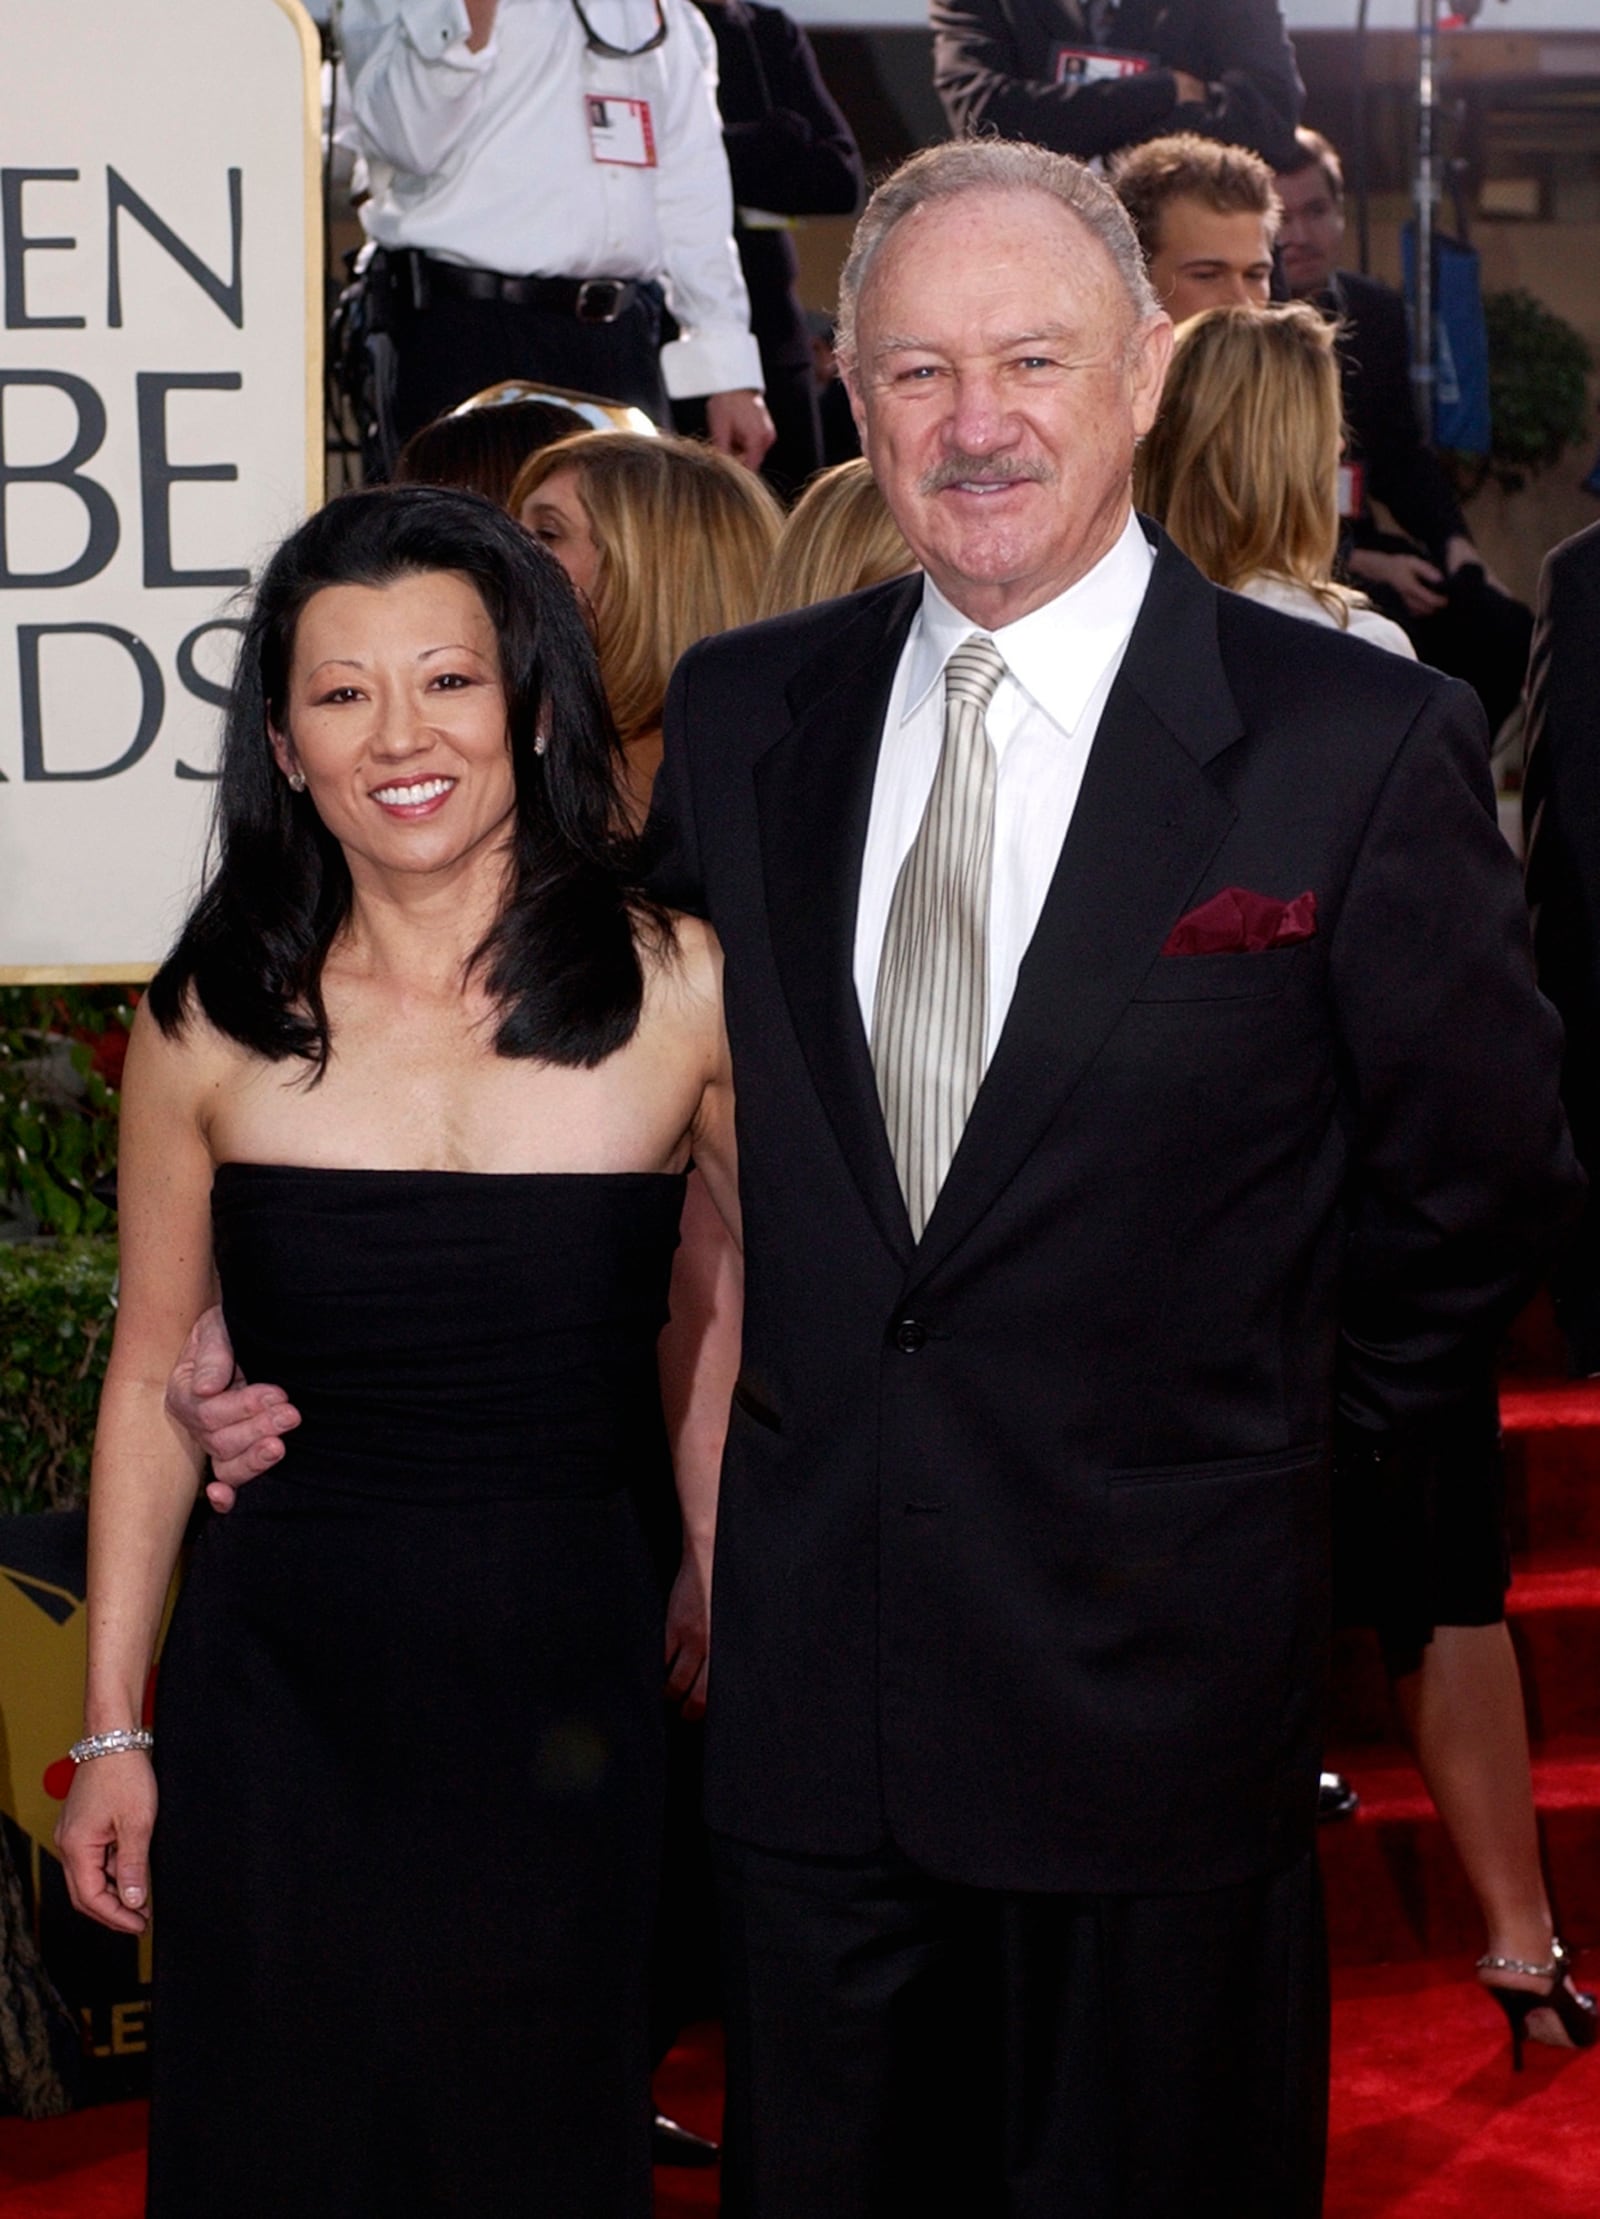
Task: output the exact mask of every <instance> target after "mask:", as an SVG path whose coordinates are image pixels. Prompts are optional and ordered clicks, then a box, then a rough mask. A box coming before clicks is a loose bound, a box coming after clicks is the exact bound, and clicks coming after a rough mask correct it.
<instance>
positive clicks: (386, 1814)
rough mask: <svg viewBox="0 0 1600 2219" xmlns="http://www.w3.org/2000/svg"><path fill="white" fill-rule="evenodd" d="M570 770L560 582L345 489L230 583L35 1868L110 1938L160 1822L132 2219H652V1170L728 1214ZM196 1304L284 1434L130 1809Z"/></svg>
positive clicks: (620, 850) (596, 777)
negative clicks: (208, 854)
mask: <svg viewBox="0 0 1600 2219" xmlns="http://www.w3.org/2000/svg"><path fill="white" fill-rule="evenodd" d="M614 770H615V750H614V743H613V742H612V741H611V739H610V734H609V727H608V725H607V723H606V720H605V715H604V710H603V707H602V706H601V703H600V697H599V692H598V687H597V685H596V684H595V682H594V677H593V672H592V664H591V661H590V657H589V653H588V647H587V641H586V638H585V636H584V634H583V631H582V626H581V622H580V620H579V619H578V616H577V612H576V609H575V608H574V606H573V604H572V601H571V596H570V593H569V591H568V589H567V587H566V583H565V580H564V579H562V578H561V576H560V574H559V572H557V571H556V569H555V566H554V565H553V564H551V563H550V562H548V560H547V558H545V557H544V556H543V555H542V553H541V552H540V551H539V550H538V549H537V548H535V547H534V546H533V545H532V544H531V543H530V542H528V541H526V540H525V539H524V538H523V535H522V534H521V533H520V531H519V530H518V529H517V527H516V526H515V525H513V524H511V523H510V522H509V521H508V520H506V519H503V518H501V517H500V516H499V515H498V514H497V512H495V511H493V510H491V509H490V508H489V507H488V506H487V504H483V503H479V502H476V501H474V500H472V499H471V497H469V496H461V495H454V494H446V493H435V492H425V491H422V490H421V489H416V490H408V491H406V492H404V493H398V492H396V493H386V494H361V495H353V496H347V497H346V499H345V500H343V501H341V502H337V503H335V504H333V506H332V507H331V508H330V509H329V510H327V511H324V512H323V514H322V515H321V516H320V517H317V518H314V519H313V520H312V521H311V523H309V524H308V525H306V526H305V527H303V529H302V530H301V531H300V532H299V533H298V534H296V535H295V538H294V539H293V540H291V541H290V542H289V543H287V545H286V547H285V548H284V549H283V550H280V553H279V555H278V556H277V557H276V558H275V559H274V562H273V564H272V565H271V566H270V567H269V570H268V572H267V574H266V576H265V577H264V579H263V581H262V585H261V589H260V592H259V595H258V604H257V609H256V613H255V616H254V619H253V621H252V624H251V626H250V629H249V632H248V634H247V637H246V639H245V642H244V646H243V650H242V654H241V663H240V672H239V681H238V686H237V692H236V700H235V706H234V709H233V712H232V715H231V718H230V726H229V733H228V740H227V745H226V749H225V756H224V770H223V781H222V798H221V840H220V850H219V862H218V865H217V869H216V872H215V874H214V876H213V879H212V882H211V884H210V885H209V886H208V888H207V891H206V893H205V894H204V896H203V897H202V900H201V902H200V904H199V906H198V907H197V909H196V911H195V913H194V915H193V916H192V917H191V919H190V922H189V924H188V926H187V927H186V929H185V932H184V935H183V937H182V939H181V940H180V942H179V945H178V948H177V950H176V951H175V953H174V955H173V957H172V958H171V959H169V962H168V964H167V965H166V967H165V968H164V970H163V971H162V973H161V974H160V976H159V977H158V979H157V981H156V983H155V985H154V987H153V988H152V990H151V994H150V997H149V1001H148V1004H147V1006H146V1008H145V1009H144V1010H143V1011H141V1013H140V1018H139V1021H138V1025H137V1027H136V1032H135V1040H134V1043H133V1046H132V1049H131V1051H130V1060H129V1070H128V1075H127V1086H126V1091H125V1100H124V1125H125V1130H124V1150H123V1162H122V1188H123V1191H122V1197H121V1200H122V1222H123V1240H124V1259H123V1272H124V1278H123V1299H122V1308H121V1313H120V1317H119V1323H118V1335H117V1345H116V1349H115V1351H114V1354H113V1357H112V1364H111V1370H110V1374H109V1376H108V1381H107V1388H106V1394H105V1398H104V1402H103V1404H102V1416H101V1429H100V1438H99V1441H98V1443H97V1449H96V1466H95V1477H94V1484H93V1496H92V1501H93V1510H92V1532H91V1562H90V1621H91V1637H90V1663H89V1687H88V1702H87V1732H88V1735H89V1736H91V1737H99V1739H100V1740H101V1741H102V1742H103V1741H105V1740H109V1741H110V1742H111V1743H112V1744H113V1746H112V1747H111V1748H110V1749H109V1750H104V1751H102V1750H100V1749H98V1748H97V1747H96V1745H95V1743H94V1742H93V1741H90V1742H89V1743H88V1745H87V1746H86V1745H83V1744H80V1749H82V1750H83V1761H82V1762H81V1763H80V1766H79V1770H78V1774H77V1778H76V1780H75V1782H74V1786H73V1791H72V1794H71V1797H70V1798H69V1801H68V1806H67V1810H66V1814H65V1816H64V1819H63V1825H62V1834H61V1840H62V1850H63V1857H64V1860H65V1862H66V1865H67V1870H68V1876H69V1884H70V1885H71V1886H72V1889H73V1892H74V1897H75V1900H77V1901H78V1903H79V1905H80V1907H81V1908H83V1909H85V1910H87V1911H89V1912H90V1913H91V1914H92V1915H93V1916H95V1917H97V1918H99V1919H101V1920H102V1921H103V1922H104V1923H106V1924H107V1925H111V1926H114V1927H117V1928H119V1929H120V1930H122V1931H136V1930H138V1929H139V1928H141V1927H142V1926H143V1924H144V1922H145V1918H146V1916H147V1903H148V1897H147V1881H146V1871H145V1843H146V1840H147V1838H148V1835H149V1830H150V1825H151V1822H152V1819H153V1817H154V1814H155V1806H156V1799H157V1783H159V1804H160V1812H159V1820H158V1821H157V1822H156V1824H155V1834H154V1848H153V1859H154V1875H155V1886H156V1889H157V1891H158V1894H159V1903H160V1915H159V1918H158V1920H157V1922H156V1929H155V1944H156V1979H155V2011H154V2034H153V2059H152V2063H153V2073H154V2081H153V2107H152V2121H151V2169H150V2202H149V2210H150V2214H151V2219H255V2215H260V2219H269V2215H270V2219H282V2215H283V2214H287V2213H293V2214H295V2215H296V2219H319V2215H326V2219H358V2215H362V2214H372V2215H374V2219H376V2215H378V2214H380V2213H381V2214H382V2215H384V2219H410V2215H415V2219H422V2215H424V2214H428V2215H433V2214H443V2213H456V2212H460V2213H462V2214H466V2213H471V2214H473V2215H474V2219H498V2215H502V2214H521V2213H526V2214H528V2215H530V2219H533V2215H539V2219H547V2215H548V2219H642V2215H643V2214H644V2213H646V2212H648V2210H649V2149H650V2143H649V2131H650V2116H651V2112H650V2099H649V2081H648V2062H649V2051H648V2026H647V2012H646V1996H645V1973H646V1965H647V1960H648V1951H649V1942H650V1933H651V1921H652V1912H653V1900H654V1882H655V1859H656V1851H657V1844H658V1833H659V1805H660V1796H661V1778H660V1770H661V1746H660V1741H661V1710H662V1700H661V1698H662V1679H663V1645H664V1631H665V1629H664V1612H663V1598H662V1587H663V1582H662V1579H661V1576H660V1547H659V1543H660V1539H661V1535H662V1531H663V1528H664V1526H667V1525H669V1524H670V1521H671V1518H672V1515H673V1513H672V1509H671V1489H672V1464H671V1459H670V1458H669V1454H668V1442H667V1435H666V1428H665V1425H664V1421H663V1417H662V1410H661V1402H660V1396H659V1392H658V1387H657V1380H656V1342H657V1338H658V1335H659V1334H660V1332H661V1329H662V1325H663V1322H664V1320H665V1318H666V1315H667V1307H668V1302H667V1296H668V1281H669V1276H670V1273H671V1269H672V1263H673V1255H674V1250H675V1248H676V1246H677V1243H678V1230H679V1213H680V1210H681V1207H682V1203H683V1195H684V1173H685V1168H686V1165H687V1162H688V1158H689V1153H690V1149H691V1147H692V1148H693V1149H694V1151H695V1153H696V1156H697V1158H698V1160H699V1161H700V1162H701V1163H702V1165H703V1167H704V1169H705V1172H706V1176H707V1180H708V1183H709V1184H710V1185H711V1187H712V1189H713V1191H714V1192H715V1194H716V1195H717V1197H718V1199H719V1203H721V1204H724V1205H725V1206H726V1207H727V1209H728V1210H729V1212H730V1213H731V1210H732V1202H731V1195H732V1182H733V1173H732V1165H731V1142H730V1137H729V1135H730V1128H731V1111H730V1106H729V1102H728V1089H727V1079H726V1050H725V1045H724V1043H723V1041H722V1035H721V1025H720V1016H719V1011H718V996H717V985H716V968H715V949H714V945H713V944H712V943H711V941H710V939H709V935H707V934H706V933H705V932H704V930H703V929H702V928H700V927H698V926H695V925H692V924H690V923H688V922H686V921H681V920H680V921H678V922H677V923H674V922H673V921H672V920H669V919H667V918H665V917H662V916H660V915H659V914H658V913H656V912H654V911H652V910H651V909H650V907H649V905H648V904H647V903H646V902H645V901H644V900H643V899H642V897H641V896H640V895H639V894H638V892H637V886H636V880H635V878H634V876H633V869H634V862H633V854H632V850H631V848H630V846H629V844H628V842H627V841H626V839H625V838H624V837H622V836H621V835H620V834H619V833H618V832H617V830H616V825H617V822H618V819H617V816H616V813H615V791H614V787H613V784H612V778H613V774H614ZM213 1272H215V1275H216V1277H217V1279H218V1280H219V1282H220V1287H221V1293H222V1299H223V1305H224V1310H225V1314H226V1320H227V1325H228V1330H229V1332H230V1334H231V1337H232V1340H233V1344H234V1348H235V1351H236V1353H237V1356H238V1359H239V1363H240V1365H241V1367H242V1369H243V1370H244V1372H245V1373H246V1375H247V1376H249V1377H251V1378H256V1379H270V1380H273V1381H276V1382H280V1383H281V1384H282V1386H283V1387H284V1388H285V1389H286V1390H287V1391H288V1394H289V1396H290V1398H291V1400H292V1403H293V1406H294V1408H295V1409H296V1410H297V1411H298V1412H299V1415H300V1420H301V1423H300V1427H299V1430H298V1431H297V1432H296V1433H295V1435H294V1437H293V1444H292V1453H290V1454H289V1455H287V1456H286V1457H285V1458H284V1459H283V1461H282V1463H281V1464H280V1465H279V1466H278V1467H276V1468H275V1469H274V1470H272V1471H271V1472H270V1473H268V1474H267V1475H265V1476H263V1477H261V1478H259V1479H257V1480H256V1481H255V1482H254V1483H253V1485H252V1486H251V1487H250V1488H248V1489H247V1490H245V1491H244V1492H243V1493H242V1494H241V1496H240V1499H239V1501H238V1504H237V1507H235V1508H234V1509H233V1510H232V1511H231V1512H230V1514H229V1515H228V1516H226V1517H216V1516H211V1517H209V1518H203V1521H202V1523H201V1526H200V1529H199V1531H198V1533H197V1535H196V1537H195V1540H194V1544H193V1547H192V1550H191V1552H190V1557H189V1562H188V1567H187V1572H186V1576H185V1580H184V1584H183V1587H182V1591H181V1594H180V1597H179V1600H178V1604H177V1607H176V1610H175V1613H174V1616H173V1620H172V1624H171V1628H170V1631H169V1634H168V1637H167V1642H166V1646H165V1650H164V1652H163V1657H162V1664H161V1673H160V1686H159V1696H158V1701H157V1706H156V1715H155V1734H156V1742H157V1746H156V1750H155V1752H154V1767H153V1770H152V1767H151V1763H150V1758H149V1757H148V1756H147V1755H146V1754H145V1752H144V1751H143V1750H142V1749H140V1748H138V1747H133V1748H130V1747H128V1746H126V1744H127V1742H128V1740H129V1739H130V1736H131V1735H132V1730H133V1729H135V1728H137V1727H138V1725H139V1694H140V1690H141V1688H142V1685H143V1682H144V1678H145V1674H146V1671H147V1669H148V1664H149V1657H150V1652H151V1648H152V1646H153V1641H154V1635H155V1631H156V1625H157V1622H158V1619H159V1614H160V1609H161V1598H162V1593H163V1591H164V1589H165V1586H166V1583H167V1579H168V1576H169V1573H170V1571H171V1568H172V1564H173V1562H174V1560H175V1558H176V1554H177V1550H178V1545H179V1541H180V1538H181V1536H182V1533H183V1529H184V1525H185V1522H186V1521H187V1519H188V1517H189V1514H190V1511H191V1509H192V1507H193V1503H194V1497H195V1492H196V1488H197V1483H198V1477H199V1473H198V1469H197V1464H196V1461H195V1458H194V1456H193V1454H192V1453H191V1452H190V1451H189V1450H188V1448H187V1446H186V1444H185V1443H184V1442H183V1441H182V1440H181V1437H179V1436H177V1434H176V1432H175V1429H174V1428H173V1427H172V1426H171V1425H170V1424H169V1423H168V1422H167V1421H166V1420H165V1419H164V1418H163V1417H162V1415H161V1408H160V1401H161V1398H160V1385H159V1382H160V1381H161V1380H163V1379H164V1377H165V1373H166V1370H167V1368H168V1366H169V1365H170V1363H171V1360H172V1358H173V1357H174V1356H175V1354H176V1352H177V1348H178V1346H179V1345H180V1344H181V1342H182V1339H183V1333H184V1329H185V1328H186V1326H187V1323H188V1321H189V1319H190V1318H191V1317H192V1316H193V1315H195V1314H196V1313H197V1312H198V1310H199V1309H201V1308H203V1307H204V1306H205V1304H206V1303H207V1302H208V1301H209V1300H210V1299H211V1289H212V1278H213ZM728 1361H729V1348H728V1338H727V1335H726V1333H725V1332H724V1334H723V1336H722V1338H721V1340H720V1341H715V1342H712V1341H708V1343H707V1347H706V1351H705V1356H704V1361H703V1363H702V1366H701V1369H700V1372H699V1374H698V1375H696V1376H697V1379H698V1382H699V1384H698V1389H697V1390H696V1391H698V1392H701V1393H703V1394H704V1395H705V1396H707V1397H708V1398H709V1397H714V1396H715V1395H716V1394H717V1393H718V1392H719V1391H721V1389H722V1388H723V1387H724V1386H725V1379H726V1371H727V1366H728ZM705 1431H706V1429H705V1427H704V1425H703V1423H702V1422H701V1421H700V1420H699V1418H698V1414H696V1423H695V1424H693V1425H688V1426H686V1427H685V1429H684V1435H685V1438H692V1437H703V1436H704V1434H705ZM709 1462H710V1459H709V1458H708V1457H706V1456H704V1455H702V1456H700V1457H699V1459H698V1460H697V1459H695V1458H694V1457H692V1456H691V1457H689V1458H688V1459H686V1464H687V1466H688V1467H689V1468H687V1469H680V1473H679V1478H680V1482H683V1483H685V1484H686V1486H687V1488H688V1495H687V1498H686V1502H685V1509H686V1512H687V1516H686V1518H685V1521H684V1523H685V1532H686V1540H687V1546H686V1551H685V1566H684V1570H683V1572H682V1573H681V1574H680V1577H679V1581H678V1583H677V1586H676V1588H675V1590H674V1601H673V1624H674V1632H673V1640H674V1644H675V1646H676V1647H677V1648H678V1649H679V1650H680V1651H681V1652H683V1653H684V1656H686V1657H687V1660H688V1662H689V1664H690V1665H691V1666H692V1665H693V1664H694V1663H695V1662H697V1661H698V1658H699V1656H700V1655H701V1654H703V1649H704V1641H705V1625H704V1619H705V1605H704V1592H705V1588H706V1585H707V1582H708V1574H709V1564H708V1555H707V1551H708V1546H709V1522H710V1506H709V1499H708V1497H709V1490H710V1487H711V1486H712V1485H714V1480H713V1478H712V1475H711V1474H710V1471H709ZM683 1669H684V1664H683V1661H682V1660H680V1666H679V1672H680V1677H681V1675H682V1672H683Z"/></svg>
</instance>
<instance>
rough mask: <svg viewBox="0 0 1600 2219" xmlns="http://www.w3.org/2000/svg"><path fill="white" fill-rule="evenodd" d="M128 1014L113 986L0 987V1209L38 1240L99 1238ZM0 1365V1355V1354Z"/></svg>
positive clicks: (106, 1210)
mask: <svg viewBox="0 0 1600 2219" xmlns="http://www.w3.org/2000/svg"><path fill="white" fill-rule="evenodd" d="M132 1022H133V1012H132V1010H131V1009H130V1008H129V1006H128V1002H127V989H126V988H125V987H120V986H88V987H81V986H80V987H68V986H7V987H0V1202H7V1203H11V1204H13V1205H20V1206H21V1209H22V1212H23V1221H24V1223H25V1224H27V1225H29V1226H30V1227H31V1228H32V1229H35V1230H37V1231H39V1232H42V1233H61V1234H69V1235H70V1234H73V1233H101V1232H105V1231H107V1230H108V1229H109V1228H110V1226H111V1224H112V1222H113V1217H112V1211H111V1209H110V1207H109V1205H108V1204H107V1202H106V1201H105V1200H104V1199H102V1197H101V1195H99V1194H97V1193H96V1192H95V1186H96V1182H97V1181H100V1182H103V1181H104V1180H105V1179H106V1178H107V1177H108V1176H109V1174H110V1173H111V1172H112V1171H113V1170H114V1169H115V1167H116V1161H117V1085H118V1082H119V1081H120V1079H121V1076H122V1056H123V1051H124V1049H125V1048H126V1046H127V1040H128V1028H129V1026H130V1025H131V1024H132ZM0 1356H3V1352H0Z"/></svg>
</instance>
